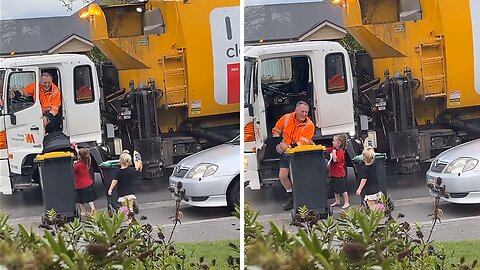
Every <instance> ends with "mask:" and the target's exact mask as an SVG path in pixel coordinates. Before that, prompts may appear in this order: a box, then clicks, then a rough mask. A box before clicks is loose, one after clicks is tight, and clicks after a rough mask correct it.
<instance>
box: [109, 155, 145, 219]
mask: <svg viewBox="0 0 480 270" xmlns="http://www.w3.org/2000/svg"><path fill="white" fill-rule="evenodd" d="M130 165H132V156H130V154H129V152H128V150H125V151H123V153H122V154H121V155H120V170H118V172H117V174H116V175H115V176H114V177H113V179H112V183H111V184H110V188H109V190H108V195H109V196H111V195H112V192H113V189H114V188H115V186H116V185H117V184H118V187H117V191H118V202H120V203H122V206H123V207H126V208H127V209H128V211H129V212H130V213H133V212H134V209H133V207H134V204H135V200H136V199H137V198H136V197H135V194H134V191H133V183H134V182H135V180H136V178H137V174H138V172H137V171H136V170H135V168H133V167H130ZM131 221H132V218H131V217H130V216H129V222H131Z"/></svg>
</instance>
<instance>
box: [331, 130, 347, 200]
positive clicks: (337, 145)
mask: <svg viewBox="0 0 480 270" xmlns="http://www.w3.org/2000/svg"><path fill="white" fill-rule="evenodd" d="M346 143H347V136H346V135H345V134H337V135H335V136H333V141H332V144H333V147H331V148H328V149H327V152H328V153H329V154H330V158H331V160H330V171H329V176H330V185H331V187H332V189H333V193H334V194H335V202H334V203H332V204H331V207H335V206H337V205H340V194H342V195H343V201H344V203H343V206H342V209H346V208H348V207H350V201H349V199H348V188H347V172H346V170H345V150H344V149H345V144H346Z"/></svg>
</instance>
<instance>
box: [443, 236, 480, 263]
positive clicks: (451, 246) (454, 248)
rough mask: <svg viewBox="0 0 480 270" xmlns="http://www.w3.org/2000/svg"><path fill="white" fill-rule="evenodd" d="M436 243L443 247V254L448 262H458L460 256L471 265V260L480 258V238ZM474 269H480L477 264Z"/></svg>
mask: <svg viewBox="0 0 480 270" xmlns="http://www.w3.org/2000/svg"><path fill="white" fill-rule="evenodd" d="M438 243H439V244H441V245H442V246H443V247H444V248H445V254H446V255H447V258H448V259H449V260H450V262H455V263H458V262H459V261H460V258H462V257H465V262H467V265H469V266H471V263H472V261H473V260H475V259H477V260H480V240H469V241H445V242H438ZM452 252H453V254H452ZM475 269H480V267H479V266H477V267H476V268H475Z"/></svg>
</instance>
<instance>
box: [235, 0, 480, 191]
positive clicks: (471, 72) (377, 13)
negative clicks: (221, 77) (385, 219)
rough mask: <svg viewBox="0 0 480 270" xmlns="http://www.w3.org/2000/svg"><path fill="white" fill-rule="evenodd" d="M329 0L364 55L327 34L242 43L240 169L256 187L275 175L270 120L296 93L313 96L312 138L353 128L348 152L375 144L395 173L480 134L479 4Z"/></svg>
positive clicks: (301, 96)
mask: <svg viewBox="0 0 480 270" xmlns="http://www.w3.org/2000/svg"><path fill="white" fill-rule="evenodd" d="M333 2H334V3H336V4H338V5H339V8H342V9H343V11H344V12H343V15H344V22H345V28H346V29H347V31H348V32H349V33H350V34H351V35H352V36H353V37H355V39H356V40H358V42H359V43H360V44H361V45H362V46H363V47H364V48H365V50H366V51H367V52H368V54H365V53H357V52H354V53H350V54H349V53H348V52H346V51H345V50H343V48H341V46H340V45H339V44H335V43H331V42H313V43H310V42H300V43H286V44H277V45H259V46H255V47H246V48H245V93H244V95H245V104H244V115H245V117H244V119H245V121H244V138H245V156H244V167H245V181H246V183H247V184H248V185H249V186H250V187H251V188H252V189H258V188H261V186H262V185H265V184H268V183H269V182H271V181H277V180H278V168H277V167H278V166H277V162H278V154H276V152H275V143H277V142H276V141H275V139H274V138H272V136H271V128H272V127H273V125H274V124H275V121H277V120H278V119H279V117H280V116H281V115H282V114H284V113H287V112H291V111H293V110H294V105H295V103H296V102H297V101H299V100H304V101H307V102H308V103H309V104H310V115H309V116H310V118H311V119H312V120H313V121H314V123H315V124H316V129H317V130H316V133H315V135H314V141H316V142H318V143H322V142H324V143H327V144H328V143H329V142H328V140H330V139H329V138H331V136H332V135H333V134H335V133H347V134H350V135H351V136H352V140H350V142H351V143H352V144H350V147H351V148H350V149H347V150H348V151H347V152H350V153H349V155H350V157H352V155H355V154H356V153H357V154H358V153H359V150H361V149H362V147H363V146H364V145H371V146H373V147H374V148H375V149H376V151H377V152H382V153H386V154H387V166H389V167H390V170H391V171H392V172H393V173H397V174H409V173H414V172H417V171H419V169H420V168H419V167H420V162H422V161H428V160H429V159H431V157H433V156H435V155H436V153H438V152H440V151H443V150H444V149H447V148H450V147H453V146H455V145H458V144H460V143H461V142H464V141H468V140H471V139H473V138H478V137H479V136H480V128H479V127H480V126H479V124H480V121H479V120H480V95H479V94H480V61H479V60H480V45H479V44H480V21H479V20H478V19H477V17H478V16H475V15H476V14H480V2H478V1H473V0H472V1H470V0H463V1H456V2H449V1H420V0H418V1H417V0H414V1H407V0H405V1H402V0H392V1H388V0H385V1H367V0H365V1H362V0H340V1H333ZM453 22H455V23H453ZM458 29H462V31H459V30H458ZM337 89H338V90H339V91H337ZM357 142H358V143H357ZM352 148H353V149H352Z"/></svg>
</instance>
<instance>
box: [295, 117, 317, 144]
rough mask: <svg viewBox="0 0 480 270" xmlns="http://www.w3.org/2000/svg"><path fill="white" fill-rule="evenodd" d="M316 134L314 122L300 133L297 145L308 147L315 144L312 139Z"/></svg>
mask: <svg viewBox="0 0 480 270" xmlns="http://www.w3.org/2000/svg"><path fill="white" fill-rule="evenodd" d="M314 133H315V125H314V124H313V122H310V123H309V124H307V125H306V126H304V127H303V128H302V130H301V132H300V134H299V135H300V137H299V138H298V141H297V142H296V144H297V145H308V144H313V142H312V138H313V134H314Z"/></svg>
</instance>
